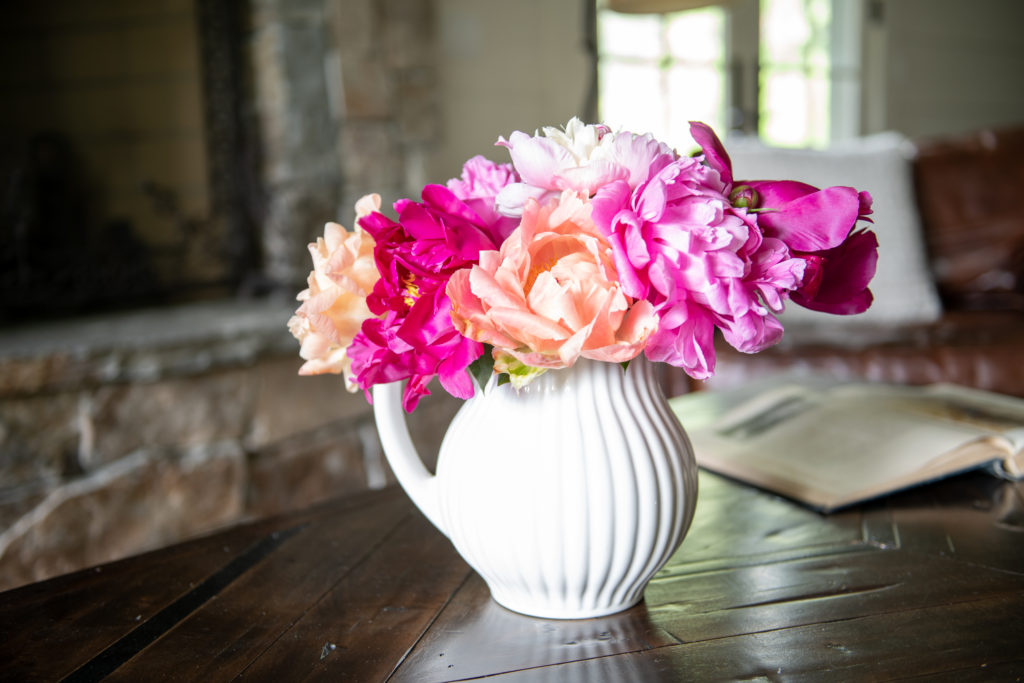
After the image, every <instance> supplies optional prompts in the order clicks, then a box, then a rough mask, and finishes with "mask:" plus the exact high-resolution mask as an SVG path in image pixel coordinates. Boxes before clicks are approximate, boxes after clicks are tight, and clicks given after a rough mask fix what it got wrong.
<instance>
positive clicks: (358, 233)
mask: <svg viewBox="0 0 1024 683" xmlns="http://www.w3.org/2000/svg"><path fill="white" fill-rule="evenodd" d="M379 209H380V197H379V196H378V195H375V194H372V195H366V196H365V197H363V198H362V199H360V200H359V201H358V202H356V218H357V219H358V218H361V217H362V216H366V215H368V214H370V213H371V212H373V211H377V210H379ZM373 247H374V243H373V238H372V237H370V235H369V234H368V233H367V232H366V231H365V230H363V229H362V228H360V227H359V226H358V224H357V225H356V226H355V228H354V230H353V231H352V232H348V231H346V230H345V228H343V227H342V226H340V225H338V224H337V223H328V224H327V225H326V226H324V236H323V237H320V238H317V241H316V242H315V243H313V244H310V245H309V253H310V254H311V255H312V257H313V271H312V272H311V273H310V274H309V280H308V284H309V287H308V288H307V289H304V290H302V291H301V292H300V293H299V295H298V297H297V298H298V300H299V301H301V302H302V305H301V306H299V308H298V310H297V311H296V312H295V315H294V316H292V318H291V320H289V321H288V329H289V331H291V333H292V335H293V336H294V337H295V338H296V339H298V340H299V342H300V343H301V344H302V346H301V348H300V350H299V355H300V356H301V357H302V358H303V359H304V360H305V361H306V362H305V363H304V364H303V365H302V367H301V368H300V369H299V374H300V375H321V374H325V373H333V374H339V373H343V374H344V376H345V386H346V388H348V390H349V391H356V389H357V388H358V387H356V385H355V383H354V381H353V377H352V374H351V366H352V361H351V359H350V358H349V357H348V355H347V353H346V351H345V350H346V348H347V347H348V346H349V344H351V343H352V338H353V337H355V335H356V333H357V332H359V328H360V326H361V325H362V323H363V321H364V320H366V319H367V318H372V317H373V314H372V313H371V312H370V309H369V308H367V306H366V296H367V295H368V294H369V293H370V292H371V291H372V290H373V285H374V283H376V281H377V279H378V278H379V277H380V274H379V273H378V272H377V267H376V264H375V263H374V260H373Z"/></svg>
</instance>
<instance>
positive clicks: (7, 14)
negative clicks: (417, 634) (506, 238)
mask: <svg viewBox="0 0 1024 683" xmlns="http://www.w3.org/2000/svg"><path fill="white" fill-rule="evenodd" d="M1022 24H1024V4H1022V3H1020V2H1018V1H1017V0H972V1H971V2H963V1H961V0H723V1H722V2H707V1H700V0H597V2H594V0H517V1H516V2H505V1H503V0H223V1H217V0H153V1H152V2H145V3H139V2H131V1H129V0H48V1H47V2H34V1H29V0H7V1H6V2H4V3H2V4H0V38H2V39H0V53H2V59H0V102H2V106H0V325H2V329H0V589H2V588H9V587H12V586H16V585H19V584H21V583H25V582H28V581H32V580H38V579H42V578H45V577H48V576H52V575H54V574H57V573H61V572H65V571H70V570H73V569H77V568H80V567H83V566H88V565H91V564H95V563H98V562H104V561H108V560H111V559H113V558H116V557H121V556H124V555H127V554H130V553H135V552H139V551H142V550H145V549H149V548H154V547H159V546H161V545H165V544H167V543H171V542H174V541H177V540H180V539H182V538H186V537H190V536H194V535H196V534H199V533H204V532H206V531H209V530H211V529H214V528H217V527H220V526H223V525H225V524H230V523H234V522H236V521H239V520H243V519H250V518H254V517H260V516H264V515H268V514H274V513H279V512H282V511H286V510H289V509H293V508H296V507H302V506H306V505H309V504H312V503H315V502H316V501H319V500H323V499H324V498H327V497H330V496H335V495H340V494H343V493H347V492H352V491H358V490H362V489H365V488H375V487H379V486H383V485H386V484H387V483H389V482H390V481H392V480H391V478H390V473H389V471H388V469H387V466H386V465H385V464H384V462H383V461H382V459H381V455H380V449H379V444H378V443H377V440H376V434H375V431H374V428H373V421H372V415H371V413H370V409H369V407H368V406H367V405H366V402H365V400H364V399H363V398H362V396H351V395H348V394H346V393H345V392H344V390H343V388H342V387H341V381H340V380H339V379H338V378H336V377H317V378H301V379H300V378H298V377H296V375H295V373H296V371H297V369H298V366H299V365H300V360H299V359H298V356H297V346H298V345H297V342H295V341H294V340H293V339H292V338H291V337H290V336H289V335H288V333H287V330H286V327H285V325H286V322H287V319H288V317H289V315H290V312H291V311H292V310H294V308H295V306H296V304H295V302H294V296H295V294H296V293H297V292H298V291H299V290H300V289H302V288H303V287H304V286H305V279H306V276H307V274H308V272H309V269H310V266H311V264H310V260H309V255H308V252H307V250H306V245H307V243H309V242H311V241H313V240H315V239H316V237H317V236H318V235H319V234H321V233H322V229H323V224H324V223H325V222H326V221H328V220H336V221H339V222H341V223H342V224H344V225H346V226H350V225H351V220H352V215H353V208H352V207H353V204H354V201H355V199H356V198H358V197H359V196H361V195H363V194H365V193H367V192H378V193H380V194H382V195H383V197H384V198H385V203H388V202H390V201H393V200H394V199H397V198H399V197H416V196H418V194H419V191H420V189H421V188H422V186H423V185H424V184H425V183H428V182H442V183H443V182H444V181H445V180H447V179H448V178H451V177H453V176H457V175H458V174H459V172H460V169H461V165H462V163H463V161H465V160H466V159H467V158H469V157H471V156H473V155H476V154H484V155H485V156H488V157H490V158H492V159H494V160H498V161H504V160H506V159H507V156H506V155H505V154H504V150H503V149H501V148H495V147H494V146H493V145H494V142H495V140H496V139H497V138H498V136H499V135H504V136H507V135H508V134H509V133H511V132H512V131H514V130H523V131H527V132H531V133H532V132H533V131H534V130H535V129H537V128H539V127H541V126H559V125H564V123H565V122H566V121H567V120H568V119H569V118H570V117H572V116H579V117H581V118H583V119H585V120H589V121H593V120H602V121H604V122H605V123H608V124H609V125H610V126H612V127H613V128H619V127H622V128H626V129H629V130H632V131H634V132H651V133H654V134H655V135H656V136H658V137H659V138H661V139H663V140H665V141H666V142H668V143H670V144H672V145H674V146H676V147H677V148H678V149H679V151H680V152H681V153H684V154H686V153H689V152H690V151H692V148H693V146H694V145H693V142H692V140H690V138H689V135H688V127H687V122H688V121H689V120H693V119H696V120H702V121H705V122H707V123H710V124H711V125H712V126H713V127H714V128H715V129H716V130H718V131H719V133H720V134H721V135H722V136H723V137H724V138H726V140H727V145H730V149H731V148H732V147H731V145H733V144H735V145H736V149H737V153H736V154H735V155H734V162H736V167H737V172H738V173H740V174H743V172H744V168H747V169H750V173H751V174H760V173H765V174H769V173H773V172H775V171H776V170H778V172H779V173H780V174H785V173H790V174H793V173H795V174H796V175H799V172H800V171H801V169H815V170H816V171H817V170H820V174H817V175H814V177H812V178H809V179H808V181H809V182H815V181H816V184H819V185H824V184H852V185H856V186H858V187H861V188H862V189H864V188H865V187H866V188H867V189H870V190H871V192H872V193H873V194H874V195H875V196H876V207H882V206H883V202H882V201H880V198H881V197H885V198H886V200H887V202H886V203H885V205H886V206H890V207H897V208H890V209H888V211H889V213H888V214H887V213H886V210H885V209H880V211H881V213H879V214H877V215H876V217H878V218H879V219H881V218H882V217H885V218H888V219H891V220H889V221H888V223H890V224H895V223H899V231H898V232H897V231H896V230H895V229H894V232H893V234H892V235H891V236H884V235H882V230H881V228H880V229H879V231H880V237H884V239H883V251H884V248H885V247H886V240H890V241H891V243H892V244H893V245H894V246H893V247H892V251H891V252H889V253H892V254H900V256H895V255H894V256H892V257H891V259H890V261H889V264H890V265H889V266H888V268H889V271H888V273H889V274H888V275H886V276H885V277H886V278H890V279H891V280H892V281H891V282H890V281H888V280H886V281H885V282H883V281H882V280H884V278H882V275H881V268H882V266H880V278H882V279H880V286H883V285H885V286H887V287H889V290H888V291H889V292H890V294H889V297H888V298H887V299H886V301H890V302H894V305H893V306H889V305H888V304H886V305H883V306H881V307H879V313H878V314H877V315H875V317H874V318H872V319H870V320H869V321H868V322H869V323H871V324H869V325H866V326H865V330H866V331H864V330H862V331H858V333H857V334H855V335H852V336H851V333H850V331H849V330H848V329H846V328H844V329H843V330H842V331H841V333H840V334H839V336H840V337H841V339H840V340H839V342H838V343H836V339H835V336H836V335H835V334H833V335H831V337H830V336H829V333H828V332H829V330H830V329H832V328H831V327H830V326H826V327H827V328H828V329H826V330H825V332H824V333H823V336H822V334H819V335H818V336H813V335H812V336H810V337H808V338H807V339H808V344H809V345H810V346H809V347H808V348H813V350H812V351H806V350H804V348H803V347H802V346H799V345H798V346H793V345H790V347H789V348H788V350H787V349H782V350H781V351H780V355H779V356H778V359H783V360H781V361H779V363H780V365H787V366H792V365H793V364H794V363H804V364H806V363H808V362H809V363H811V365H814V366H815V367H816V368H817V369H822V368H826V369H831V370H832V371H834V372H836V373H837V374H839V375H841V376H844V377H856V376H860V377H867V378H869V379H884V380H894V381H912V382H925V381H938V380H950V379H952V380H956V381H964V382H967V383H971V384H973V385H975V386H982V387H984V388H994V389H996V390H1001V391H1006V392H1007V393H1017V394H1024V387H1022V386H1020V385H1017V384H1007V383H1005V382H1004V384H999V383H998V381H999V380H1000V379H1003V380H1005V378H1006V377H1007V376H1008V375H1006V373H1005V372H1004V371H1003V370H1002V369H1001V368H1002V367H1003V366H1002V365H1000V363H1002V364H1007V365H1009V366H1012V367H1014V368H1016V369H1015V370H1014V372H1017V373H1018V374H1019V373H1020V369H1019V366H1021V365H1022V364H1021V363H1020V362H1019V360H1020V358H1019V350H1020V348H1022V346H1021V340H1022V339H1024V337H1021V336H1020V335H1019V334H1018V333H1017V331H1016V330H1017V325H1018V324H1019V323H1020V322H1021V320H1020V315H1019V314H1020V311H1021V310H1024V307H1022V306H1021V296H1022V295H1021V292H1022V290H1024V287H1022V281H1024V278H1021V277H1020V275H1021V273H1022V272H1024V268H1022V267H1021V264H1022V263H1024V231H1022V229H1021V224H1020V219H1019V218H1007V217H1008V216H1015V215H1016V214H1017V213H1019V211H1018V210H1017V207H1016V203H1017V197H1018V196H1019V191H1020V189H1021V188H1022V186H1024V172H1022V170H1021V163H1020V161H1019V159H1020V158H1021V153H1022V152H1024V144H1022V142H1021V133H1020V127H1021V125H1022V124H1024V89H1022V88H1021V87H1020V85H1019V84H1020V74H1021V73H1022V72H1024V47H1022V43H1021V41H1020V38H1019V27H1020V26H1021V25H1022ZM779 150H783V151H779ZM780 161H781V162H784V164H783V165H782V166H781V167H780V166H778V165H777V164H778V163H779V162H780ZM741 164H745V165H741ZM755 169H756V170H755ZM794 169H795V171H794ZM833 173H834V174H836V175H835V177H837V178H839V180H831V178H832V177H833V176H832V175H831V174H833ZM779 177H783V175H780V176H779ZM785 177H789V176H785ZM793 177H796V176H795V175H794V176H793ZM846 178H849V180H844V179H846ZM964 193H966V194H964ZM965 207H966V208H965ZM900 212H901V213H900ZM882 223H883V221H882V220H879V225H881V224H882ZM928 235H931V236H932V238H928V237H927V236H928ZM897 243H898V244H897ZM897 247H899V248H900V249H906V252H903V251H898V250H897ZM904 253H906V254H908V255H907V256H903V255H902V254H904ZM908 273H909V274H908ZM910 275H913V276H914V277H916V278H917V280H916V281H914V282H912V283H909V284H908V281H907V280H908V278H909V277H910ZM876 297H878V291H876ZM878 298H879V300H880V299H881V297H878ZM897 309H899V310H897ZM961 309H962V310H963V311H968V312H970V313H972V314H973V313H977V312H978V311H979V310H983V311H984V312H985V313H986V315H987V316H988V317H986V318H985V321H984V322H978V319H976V318H971V319H970V320H969V321H967V322H965V321H963V320H961V319H960V318H958V317H957V316H959V315H960V314H961ZM992 315H995V317H991V316H992ZM803 322H805V321H799V320H798V321H795V322H794V324H795V325H796V326H797V327H799V326H800V325H801V324H803ZM815 325H817V326H818V327H819V328H820V327H821V325H820V324H818V323H817V321H813V320H812V321H810V323H809V326H810V327H815ZM986 325H987V326H986ZM1021 327H1022V329H1024V326H1021ZM869 328H870V329H869ZM787 329H788V328H787ZM964 330H966V332H965V331H964ZM979 330H980V331H979ZM819 333H820V330H819ZM965 334H966V335H968V336H967V337H963V338H962V337H961V336H958V335H965ZM1014 335H1016V336H1014ZM794 339H796V342H794V343H797V342H799V341H800V337H799V336H796V337H794ZM823 349H824V350H823ZM837 349H838V350H837ZM965 349H966V350H965ZM787 353H788V354H789V355H788V356H787V355H786V354H787ZM815 354H818V355H815ZM929 354H932V355H931V356H929ZM958 354H959V355H958ZM965 354H966V355H965ZM767 358H769V360H766V361H758V362H762V363H768V364H771V363H773V362H775V361H772V360H771V358H772V357H770V356H769V357H767ZM928 358H932V360H927V359H928ZM806 359H812V360H811V361H807V360H806ZM814 359H817V360H814ZM936 359H937V360H936ZM993 359H996V360H997V361H998V362H997V363H995V364H993ZM783 361H784V362H783ZM756 367H757V366H756V364H751V363H748V362H747V359H741V358H731V357H727V356H723V358H722V360H721V370H722V373H721V374H722V376H723V377H724V378H725V380H729V381H733V382H740V381H743V380H744V378H746V377H748V376H750V374H751V373H752V372H754V371H755V369H756ZM773 367H774V366H773ZM958 373H959V374H958ZM1009 376H1010V377H1011V378H1012V373H1011V375H1009ZM725 380H723V381H725ZM1014 381H1016V380H1014ZM665 383H666V387H667V388H668V389H669V391H671V392H673V393H679V392H683V391H688V390H692V389H694V388H699V387H695V386H694V385H693V383H691V382H689V381H688V380H686V378H685V377H682V376H680V375H678V374H676V375H672V373H670V372H666V377H665ZM1021 384H1024V382H1021ZM456 407H457V406H455V405H453V404H452V402H450V401H444V400H442V399H438V400H436V401H434V400H432V401H431V402H428V403H427V404H426V405H425V407H423V408H421V409H420V410H419V411H417V414H416V415H414V416H413V418H412V426H413V430H414V432H415V433H416V434H417V438H418V439H419V441H420V443H421V444H422V445H423V446H422V447H423V449H424V451H425V456H426V458H427V459H428V460H429V459H430V458H431V457H433V456H432V454H433V453H434V452H436V447H437V444H438V443H439V441H440V437H441V433H442V432H443V424H444V423H445V420H447V417H448V415H450V414H451V412H452V411H453V410H454V409H455V408H456ZM438 425H441V426H440V427H439V426H438Z"/></svg>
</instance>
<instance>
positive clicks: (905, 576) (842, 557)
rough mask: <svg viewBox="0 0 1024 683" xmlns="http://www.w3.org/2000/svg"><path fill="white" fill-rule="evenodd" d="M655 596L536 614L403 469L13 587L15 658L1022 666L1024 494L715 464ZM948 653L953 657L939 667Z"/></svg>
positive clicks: (474, 667)
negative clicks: (836, 504)
mask: <svg viewBox="0 0 1024 683" xmlns="http://www.w3.org/2000/svg"><path fill="white" fill-rule="evenodd" d="M701 477H702V478H701V493H700V499H699V500H700V502H699V504H698V508H697V515H696V520H695V522H694V525H693V527H692V528H691V531H690V533H689V535H688V536H687V538H686V541H685V542H684V543H683V545H682V547H681V548H680V550H679V551H678V552H677V553H676V555H675V557H674V558H673V559H672V561H671V563H670V564H669V565H668V567H666V568H665V569H664V570H663V571H662V572H661V573H660V574H659V575H658V576H657V577H656V578H655V580H654V581H653V582H652V583H651V585H650V587H649V588H648V590H647V593H646V597H645V601H644V603H642V604H641V605H639V606H637V607H635V608H634V609H632V610H629V611H627V612H624V613H622V614H619V615H615V616H612V617H606V618H601V619H591V620H583V621H548V620H540V619H531V618H527V617H522V616H519V615H516V614H513V613H511V612H508V611H506V610H504V609H502V608H500V607H498V606H497V605H496V604H494V603H493V602H491V601H490V599H489V597H488V593H487V588H486V586H485V585H484V584H483V582H482V581H481V580H480V578H479V577H477V576H476V575H475V574H474V573H472V572H471V571H470V569H469V568H468V567H467V566H466V564H465V563H463V562H462V560H461V559H459V557H458V556H457V555H456V554H455V552H454V550H453V549H452V547H451V546H450V544H449V543H448V541H447V540H446V539H445V538H444V537H443V536H442V535H441V534H440V533H438V532H437V531H435V530H434V529H433V527H431V526H430V525H429V524H428V523H427V522H426V521H425V520H424V518H423V516H422V515H421V514H419V512H418V511H417V510H416V509H415V508H413V507H412V505H411V504H410V503H409V502H408V500H407V499H406V497H405V495H404V493H403V492H402V491H401V490H399V489H389V490H384V491H379V492H373V493H368V494H363V495H359V496H355V497H352V498H347V499H342V500H338V501H336V502H332V503H330V504H327V505H323V506H319V507H317V508H315V509H312V510H310V511H308V512H305V513H303V514H298V515H291V516H287V517H283V518H280V519H276V520H272V521H266V522H259V523H255V524H250V525H246V526H242V527H239V528H236V529H233V530H230V531H226V532H223V533H220V534H217V535H214V536H211V537H208V538H205V539H201V540H197V541H193V542H189V543H185V544H183V545H179V546H175V547H172V548H168V549H165V550H161V551H157V552H154V553H149V554H147V555H142V556H139V557H135V558H131V559H128V560H124V561H121V562H116V563H112V564H109V565H105V566H102V567H98V568H95V569H90V570H86V571H82V572H78V573H75V574H70V575H67V576H64V577H60V578H57V579H53V580H50V581H46V582H42V583H38V584H34V585H30V586H26V587H23V588H19V589H16V590H13V591H9V592H7V593H3V594H0V676H2V678H3V679H4V680H13V681H31V680H59V679H62V678H66V679H68V680H96V679H100V678H103V677H108V678H110V679H113V680H127V681H157V680H175V681H180V680H200V681H220V680H227V679H233V678H236V677H237V678H246V679H250V680H258V681H262V680H279V681H291V680H306V679H317V680H331V681H335V680H354V681H379V680H391V681H416V682H417V683H422V682H426V681H451V680H464V679H475V678H488V679H496V680H501V681H506V680H508V681H538V680H540V681H587V682H593V681H616V682H618V681H661V680H666V681H675V680H708V679H728V680H737V679H742V680H791V679H814V680H817V679H820V678H833V679H837V680H865V679H867V680H888V679H908V678H909V679H914V678H919V679H923V680H935V678H940V679H949V680H952V679H955V680H957V681H961V680H1014V679H1018V680H1019V678H1020V677H1021V676H1022V675H1024V496H1022V493H1024V491H1022V487H1021V486H1020V485H1014V484H1010V483H1006V482H1001V481H998V480H996V479H993V478H991V477H988V476H985V475H983V474H972V475H966V476H962V477H957V478H954V479H951V480H947V481H945V482H941V483H938V484H933V485H929V486H926V487H923V488H920V489H917V490H915V491H911V492H907V493H904V494H901V495H897V496H893V497H891V498H889V499H887V500H883V501H878V502H875V503H872V504H869V505H864V506H860V507H858V508H855V509H851V510H849V511H846V512H842V513H839V514H834V515H831V516H822V515H819V514H817V513H815V512H812V511H810V510H807V509H805V508H803V507H800V506H798V505H795V504H793V503H791V502H788V501H786V500H783V499H780V498H776V497H774V496H771V495H768V494H765V493H762V492H759V491H757V490H755V489H751V488H748V487H745V486H742V485H739V484H736V483H733V482H729V481H727V480H724V479H721V478H719V477H716V476H713V475H710V474H706V473H702V475H701ZM937 674H941V675H938V676H937Z"/></svg>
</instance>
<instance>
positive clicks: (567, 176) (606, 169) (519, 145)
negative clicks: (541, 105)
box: [498, 118, 675, 216]
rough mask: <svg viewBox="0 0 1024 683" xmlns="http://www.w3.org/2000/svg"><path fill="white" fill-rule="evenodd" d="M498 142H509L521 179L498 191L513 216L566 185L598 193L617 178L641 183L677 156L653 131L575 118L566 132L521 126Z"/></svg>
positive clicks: (631, 183)
mask: <svg viewBox="0 0 1024 683" xmlns="http://www.w3.org/2000/svg"><path fill="white" fill-rule="evenodd" d="M498 144H499V145H501V146H503V147H507V148H508V150H509V153H510V155H511V156H512V163H513V165H514V166H515V168H516V170H517V171H518V172H519V175H520V176H521V179H522V180H521V182H518V183H511V184H510V185H508V186H507V187H506V188H505V189H503V190H502V191H501V193H500V194H499V195H498V208H499V210H500V211H501V212H502V213H505V214H506V215H510V216H518V215H520V214H522V211H523V207H524V206H525V204H526V202H527V200H529V199H536V200H538V201H540V202H541V203H545V202H547V201H549V200H551V199H556V198H557V197H558V196H559V195H560V194H561V193H562V192H563V191H564V190H572V191H574V192H578V193H580V194H582V195H583V196H586V197H590V196H593V194H594V193H595V192H597V191H598V190H599V189H600V188H602V187H604V186H605V185H607V184H609V183H612V182H614V181H617V180H623V181H625V182H626V183H627V184H628V185H629V186H630V187H631V188H632V187H636V186H637V185H639V184H640V183H642V182H643V181H644V180H646V179H647V178H648V176H649V175H650V174H651V173H652V172H654V171H656V170H658V169H659V168H661V167H662V166H664V165H665V164H667V163H668V162H669V161H671V160H672V159H674V158H675V153H674V152H673V151H672V150H671V149H670V148H669V147H668V146H667V145H665V144H664V143H661V142H658V141H657V140H655V139H654V138H653V137H652V136H651V135H649V134H648V135H643V136H638V135H634V134H632V133H629V132H622V133H618V134H615V135H612V134H611V132H610V130H609V129H608V127H606V126H594V125H585V124H583V123H582V122H581V121H580V120H579V119H577V118H573V119H571V120H570V121H569V123H568V124H566V126H565V130H564V132H563V131H561V130H559V129H557V128H550V127H548V128H544V136H543V137H542V136H540V135H539V134H537V135H533V136H530V135H527V134H526V133H522V132H520V131H516V132H514V133H512V135H510V136H509V139H508V140H505V139H504V138H499V140H498Z"/></svg>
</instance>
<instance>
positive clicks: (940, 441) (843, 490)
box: [671, 383, 1024, 512]
mask: <svg viewBox="0 0 1024 683" xmlns="http://www.w3.org/2000/svg"><path fill="white" fill-rule="evenodd" d="M671 405H672V408H673V410H675V412H676V415H678V416H679V418H680V420H681V421H682V423H683V427H684V428H685V429H686V432H687V434H688V435H689V436H690V440H691V441H692V442H693V447H694V451H695V453H696V457H697V463H698V464H699V465H700V466H702V467H705V468H707V469H709V470H711V471H713V472H718V473H720V474H724V475H726V476H729V477H732V478H734V479H738V480H740V481H744V482H747V483H749V484H753V485H755V486H759V487H761V488H765V489H768V490H771V491H774V492H776V493H780V494H782V495H784V496H788V497H790V498H794V499H796V500H799V501H802V502H804V503H807V504H809V505H811V506H812V507H815V508H818V509H820V510H822V511H825V512H828V511H831V510H834V509H836V508H839V507H843V506H845V505H850V504H852V503H857V502H860V501H863V500H868V499H870V498H875V497H877V496H881V495H884V494H886V493H891V492H893V491H897V490H900V489H904V488H908V487H911V486H915V485H918V484H922V483H925V482H928V481H933V480H935V479H940V478H942V477H946V476H949V475H952V474H955V473H958V472H963V471H965V470H969V469H974V468H978V467H982V466H988V467H990V468H991V469H992V471H993V473H994V474H997V475H999V476H1003V477H1006V478H1011V479H1020V478H1022V477H1024V400H1022V399H1017V398H1013V397H1010V396H1003V395H1001V394H993V393H990V392H984V391H978V390H975V389H969V388H966V387H961V386H957V385H952V384H934V385H930V386H927V387H906V386H895V385H882V384H842V385H835V386H824V385H821V386H815V385H814V384H813V383H811V384H797V383H786V384H775V385H771V386H769V388H766V389H765V390H763V391H760V392H753V393H752V392H750V391H745V392H742V393H739V392H725V393H718V392H714V391H707V392H697V393H693V394H687V395H684V396H679V397H677V398H674V399H672V400H671Z"/></svg>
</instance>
